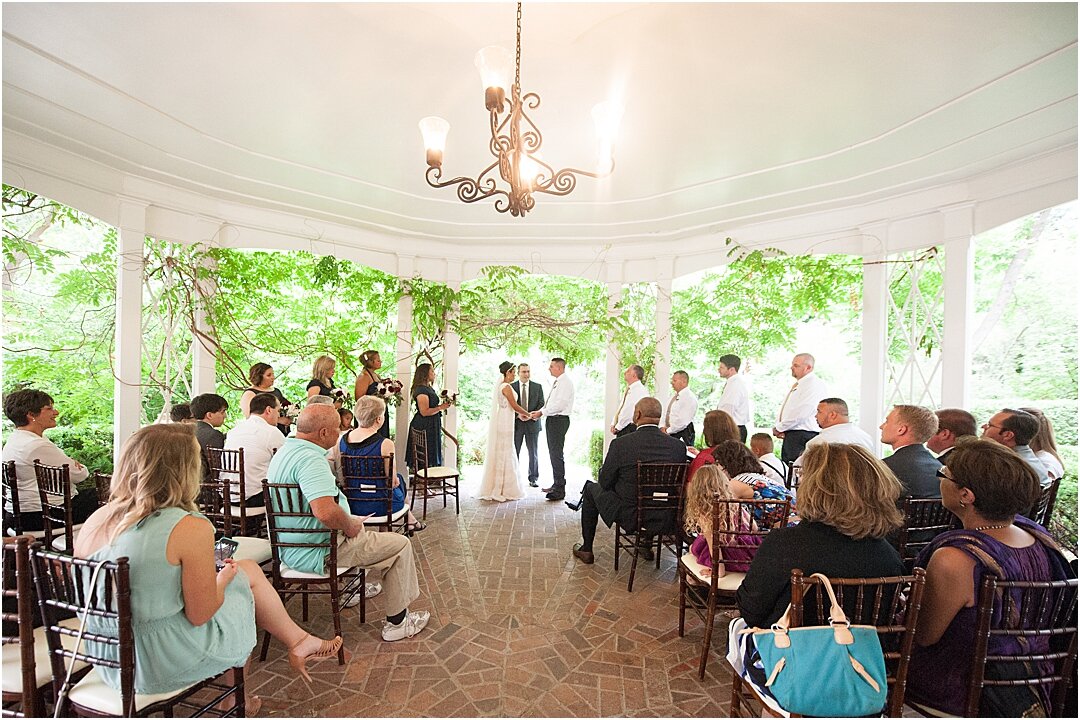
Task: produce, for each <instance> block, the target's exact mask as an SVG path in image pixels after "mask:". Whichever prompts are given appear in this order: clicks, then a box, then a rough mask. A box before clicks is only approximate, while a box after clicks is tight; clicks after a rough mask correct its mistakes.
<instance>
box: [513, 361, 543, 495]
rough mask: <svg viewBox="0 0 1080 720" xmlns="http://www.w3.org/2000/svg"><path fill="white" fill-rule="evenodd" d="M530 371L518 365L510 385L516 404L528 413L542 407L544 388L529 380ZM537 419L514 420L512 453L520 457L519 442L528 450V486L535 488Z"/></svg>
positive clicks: (536, 475)
mask: <svg viewBox="0 0 1080 720" xmlns="http://www.w3.org/2000/svg"><path fill="white" fill-rule="evenodd" d="M530 374H531V371H530V370H529V366H528V365H526V364H525V363H522V364H521V365H518V378H519V379H518V380H515V381H514V382H512V383H510V387H512V388H514V392H516V393H517V396H518V403H519V404H520V405H521V406H522V407H523V408H525V409H526V410H528V411H529V412H530V413H531V412H533V411H534V410H539V409H540V408H542V407H543V406H544V387H543V386H542V385H541V384H540V383H535V382H532V381H531V380H529V377H530ZM540 423H541V420H540V418H539V417H537V418H535V419H531V418H530V419H529V420H525V421H522V420H521V419H520V418H514V453H515V454H516V455H519V456H520V455H521V441H522V440H525V444H526V445H527V446H528V448H529V485H531V486H532V487H536V486H537V480H539V478H540V461H539V459H538V457H537V454H536V446H537V440H538V439H539V437H540Z"/></svg>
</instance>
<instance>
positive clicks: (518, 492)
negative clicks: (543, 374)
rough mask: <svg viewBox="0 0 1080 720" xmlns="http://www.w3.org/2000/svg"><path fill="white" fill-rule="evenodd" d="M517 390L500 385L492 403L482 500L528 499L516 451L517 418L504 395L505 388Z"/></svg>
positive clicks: (480, 496) (502, 383)
mask: <svg viewBox="0 0 1080 720" xmlns="http://www.w3.org/2000/svg"><path fill="white" fill-rule="evenodd" d="M506 387H509V388H510V392H511V393H513V392H514V388H512V387H510V385H509V384H507V383H504V382H500V383H499V384H498V385H497V386H496V388H495V394H494V396H493V397H492V400H491V425H490V426H489V427H488V444H487V452H486V453H485V460H484V479H483V480H482V481H481V483H480V494H479V495H477V497H479V498H480V499H481V500H498V501H499V502H503V501H505V500H519V499H521V498H523V497H525V488H524V487H522V484H521V480H520V479H519V478H518V459H517V453H516V452H514V418H515V417H516V415H515V413H514V410H513V408H511V407H510V402H509V401H508V400H507V399H506V396H505V395H503V388H506Z"/></svg>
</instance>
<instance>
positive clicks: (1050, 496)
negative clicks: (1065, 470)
mask: <svg viewBox="0 0 1080 720" xmlns="http://www.w3.org/2000/svg"><path fill="white" fill-rule="evenodd" d="M1060 486H1061V478H1056V479H1055V480H1054V481H1053V482H1052V483H1050V484H1049V485H1048V486H1046V487H1044V488H1042V489H1041V490H1040V491H1039V499H1038V501H1037V502H1036V503H1035V507H1033V508H1031V512H1030V513H1027V517H1029V518H1031V519H1032V520H1034V521H1035V522H1037V523H1039V524H1040V525H1042V526H1043V527H1044V528H1048V527H1050V518H1051V517H1053V515H1054V504H1055V503H1057V494H1058V488H1059V487H1060Z"/></svg>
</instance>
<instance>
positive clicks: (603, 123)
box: [592, 101, 623, 145]
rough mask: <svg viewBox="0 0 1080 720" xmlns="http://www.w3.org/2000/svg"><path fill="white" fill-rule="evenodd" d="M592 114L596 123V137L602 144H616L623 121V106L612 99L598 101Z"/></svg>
mask: <svg viewBox="0 0 1080 720" xmlns="http://www.w3.org/2000/svg"><path fill="white" fill-rule="evenodd" d="M592 116H593V122H594V123H595V124H596V137H597V138H598V139H599V140H600V142H601V143H602V144H607V145H614V144H615V137H616V136H617V135H618V134H619V125H620V124H621V123H622V116H623V106H622V105H621V104H619V103H617V102H612V101H606V102H602V103H597V104H596V105H593V109H592Z"/></svg>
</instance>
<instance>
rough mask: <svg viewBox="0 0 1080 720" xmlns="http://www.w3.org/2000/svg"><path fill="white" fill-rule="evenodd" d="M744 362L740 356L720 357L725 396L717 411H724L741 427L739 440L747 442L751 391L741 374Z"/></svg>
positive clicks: (721, 399)
mask: <svg viewBox="0 0 1080 720" xmlns="http://www.w3.org/2000/svg"><path fill="white" fill-rule="evenodd" d="M740 367H742V360H741V359H740V358H739V356H738V355H721V356H720V370H719V371H720V377H722V378H724V379H725V380H727V382H726V383H724V394H723V395H721V396H720V405H719V407H717V408H716V409H717V410H723V411H724V412H726V413H727V414H728V415H730V416H731V419H732V420H734V421H735V424H736V425H737V426H738V427H739V439H740V440H742V441H743V442H746V429H747V428H748V427H750V389H749V388H748V387H747V386H746V379H745V378H743V376H742V375H740V374H739V368H740Z"/></svg>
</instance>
